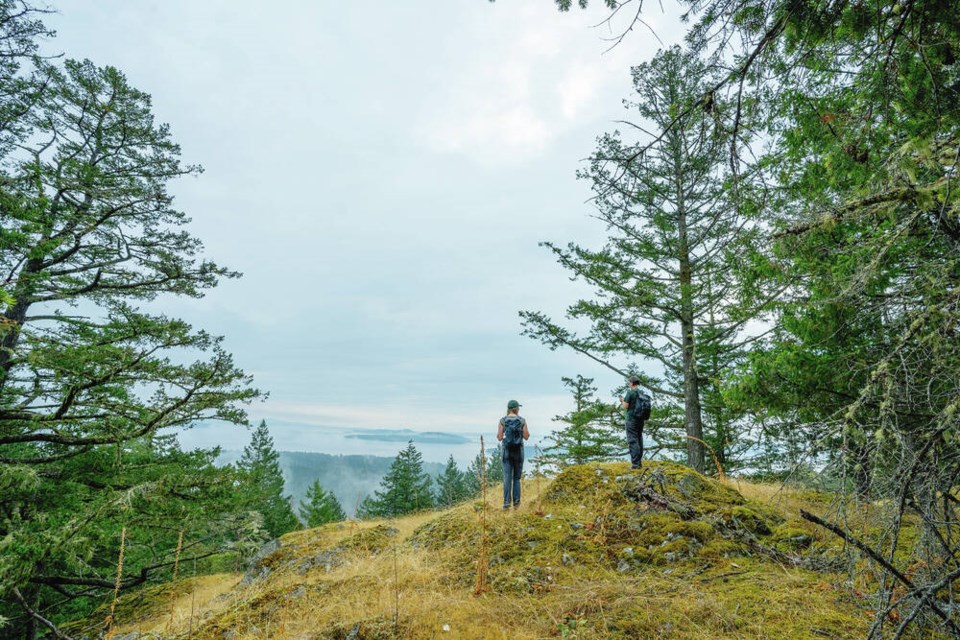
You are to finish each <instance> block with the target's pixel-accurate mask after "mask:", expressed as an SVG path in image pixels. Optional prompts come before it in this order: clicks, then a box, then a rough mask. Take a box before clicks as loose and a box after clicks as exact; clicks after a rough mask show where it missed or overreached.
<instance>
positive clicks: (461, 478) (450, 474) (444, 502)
mask: <svg viewBox="0 0 960 640" xmlns="http://www.w3.org/2000/svg"><path fill="white" fill-rule="evenodd" d="M470 495H471V494H470V490H469V488H468V486H467V478H466V474H464V472H463V471H461V470H460V468H459V467H458V466H457V463H456V461H455V460H454V459H453V455H451V456H450V457H449V458H448V459H447V466H446V467H445V468H444V470H443V473H441V474H440V475H439V476H437V496H436V498H437V506H441V507H449V506H451V505H454V504H456V503H458V502H460V501H461V500H464V499H466V498H468V497H470Z"/></svg>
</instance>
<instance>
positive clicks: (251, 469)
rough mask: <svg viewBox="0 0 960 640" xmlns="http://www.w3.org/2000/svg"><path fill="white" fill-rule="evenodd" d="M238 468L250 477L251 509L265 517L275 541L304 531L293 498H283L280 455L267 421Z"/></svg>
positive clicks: (252, 440)
mask: <svg viewBox="0 0 960 640" xmlns="http://www.w3.org/2000/svg"><path fill="white" fill-rule="evenodd" d="M237 468H238V469H239V470H240V472H241V473H243V474H244V475H245V476H246V477H247V485H248V489H247V491H248V494H247V499H248V504H249V508H250V509H251V510H254V511H259V512H260V513H261V514H262V515H263V526H264V528H265V529H266V530H267V531H269V532H270V535H271V536H273V537H274V538H278V537H280V536H282V535H283V534H285V533H288V532H290V531H293V530H294V529H299V528H300V523H299V521H298V520H297V516H296V514H294V512H293V507H292V506H291V498H290V496H285V495H283V473H282V472H281V471H280V454H279V453H277V451H276V449H274V448H273V438H272V437H270V430H269V429H268V428H267V422H266V421H265V420H261V421H260V424H259V425H258V426H257V428H256V429H255V430H254V432H253V436H252V437H251V439H250V444H248V445H247V446H246V447H244V448H243V456H241V458H240V460H239V461H238V462H237Z"/></svg>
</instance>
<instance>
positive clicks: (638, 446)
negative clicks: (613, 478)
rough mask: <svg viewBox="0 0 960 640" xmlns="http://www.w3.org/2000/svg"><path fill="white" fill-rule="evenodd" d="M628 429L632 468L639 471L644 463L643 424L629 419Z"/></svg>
mask: <svg viewBox="0 0 960 640" xmlns="http://www.w3.org/2000/svg"><path fill="white" fill-rule="evenodd" d="M626 427H627V447H628V448H629V449H630V466H632V467H633V468H634V469H639V468H640V464H641V463H642V462H643V422H641V421H636V420H630V419H628V420H627V422H626Z"/></svg>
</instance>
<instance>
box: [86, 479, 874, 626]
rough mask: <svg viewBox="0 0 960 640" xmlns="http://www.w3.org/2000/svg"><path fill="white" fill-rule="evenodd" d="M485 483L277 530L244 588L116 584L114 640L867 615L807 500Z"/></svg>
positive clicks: (852, 570) (201, 583) (785, 492)
mask: <svg viewBox="0 0 960 640" xmlns="http://www.w3.org/2000/svg"><path fill="white" fill-rule="evenodd" d="M495 493H498V492H497V491H492V492H491V495H490V496H489V499H488V502H487V504H486V508H484V506H485V505H484V503H483V502H482V501H477V502H475V503H466V504H463V505H460V506H457V507H454V508H452V509H449V510H446V511H440V512H430V513H423V514H418V515H416V516H410V517H407V518H402V519H397V520H391V521H364V522H349V523H340V524H335V525H327V526H325V527H321V528H318V529H311V530H307V531H300V532H296V533H292V534H289V535H287V536H284V537H283V538H282V539H281V540H280V545H279V547H276V548H268V549H266V550H265V553H264V554H263V557H261V558H259V559H258V560H257V561H255V562H254V564H253V565H252V566H251V568H250V571H249V572H248V574H247V576H246V577H245V578H244V579H243V580H241V579H240V578H241V576H239V575H220V576H207V577H204V578H197V579H195V580H184V581H181V583H180V584H178V585H175V588H174V587H171V586H170V585H166V586H161V587H154V588H152V589H151V590H147V591H145V592H143V593H141V594H131V595H130V596H127V597H126V598H125V599H123V600H122V601H121V603H120V606H119V607H118V609H117V612H116V621H117V623H118V625H119V627H118V628H117V630H116V631H117V634H116V635H115V636H114V638H115V640H116V639H118V638H124V639H125V640H130V639H132V638H142V639H145V638H188V637H190V638H197V639H203V640H212V639H217V640H221V639H231V640H242V639H246V638H298V639H299V638H302V639H308V638H309V639H316V640H322V639H330V640H334V639H347V638H349V639H351V640H360V639H374V638H380V639H388V638H444V637H449V638H510V639H512V640H515V639H525V638H530V639H532V638H550V637H563V638H583V639H586V638H612V639H617V638H623V639H626V638H630V639H634V638H678V639H686V638H784V639H787V638H790V639H794V638H863V637H865V636H866V635H867V631H868V629H869V626H870V623H871V620H872V619H873V615H874V612H873V611H872V610H871V609H870V604H869V601H868V599H867V598H866V597H864V596H863V595H861V593H862V590H864V589H865V587H864V585H862V584H857V583H856V581H857V579H858V578H857V575H858V574H857V572H856V567H850V566H847V564H846V563H845V562H844V561H843V556H842V555H841V553H840V548H839V544H838V542H837V541H836V540H835V539H832V538H831V537H830V534H828V533H824V532H821V531H819V530H817V529H816V528H815V527H813V525H811V524H809V523H807V522H805V521H802V520H800V519H799V516H798V510H799V508H800V507H803V508H805V509H807V510H810V511H813V512H818V513H821V514H825V513H826V512H827V511H828V509H829V506H828V504H827V501H826V500H825V499H824V498H823V497H822V496H820V495H818V494H815V493H813V492H804V491H798V490H789V489H785V488H782V487H779V488H778V487H766V486H763V485H750V484H746V483H738V482H736V481H727V482H719V481H717V480H713V479H710V478H707V477H704V476H701V475H699V474H697V473H695V472H693V471H691V470H690V469H688V468H686V467H683V466H680V465H676V464H671V463H656V462H654V463H650V464H649V465H648V466H647V467H645V468H644V469H643V470H642V471H640V472H637V471H630V470H629V468H628V467H627V465H626V464H623V463H612V464H604V465H584V466H577V467H571V468H569V469H567V470H565V471H564V472H562V473H560V474H559V475H558V476H557V477H556V478H554V479H553V480H546V479H540V480H537V479H531V480H528V481H527V482H526V483H525V485H524V494H523V495H524V500H525V503H524V505H523V507H522V508H521V509H519V510H518V511H509V512H503V511H501V510H500V509H499V508H497V507H495V506H494V505H495V504H496V503H497V502H498V500H495V499H494V498H495V497H498V496H494V495H492V494H495ZM745 494H746V495H750V496H751V497H752V499H747V498H746V497H745ZM481 559H482V562H481ZM478 566H480V567H483V568H484V569H485V571H484V574H483V575H481V576H478V573H477V570H478ZM851 576H852V577H851ZM102 621H103V616H100V617H95V618H93V619H92V621H90V622H87V621H79V622H77V623H75V624H73V625H71V628H70V629H69V630H68V631H69V632H70V633H71V635H73V636H74V637H78V638H80V637H87V638H94V637H99V634H100V633H101V632H102Z"/></svg>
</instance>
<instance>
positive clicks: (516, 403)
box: [507, 400, 523, 409]
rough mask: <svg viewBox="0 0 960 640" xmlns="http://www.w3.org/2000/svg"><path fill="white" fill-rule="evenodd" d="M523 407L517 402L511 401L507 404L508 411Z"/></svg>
mask: <svg viewBox="0 0 960 640" xmlns="http://www.w3.org/2000/svg"><path fill="white" fill-rule="evenodd" d="M522 406H523V405H522V404H520V403H519V402H517V401H516V400H511V401H510V402H508V403H507V409H516V408H518V407H522Z"/></svg>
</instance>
